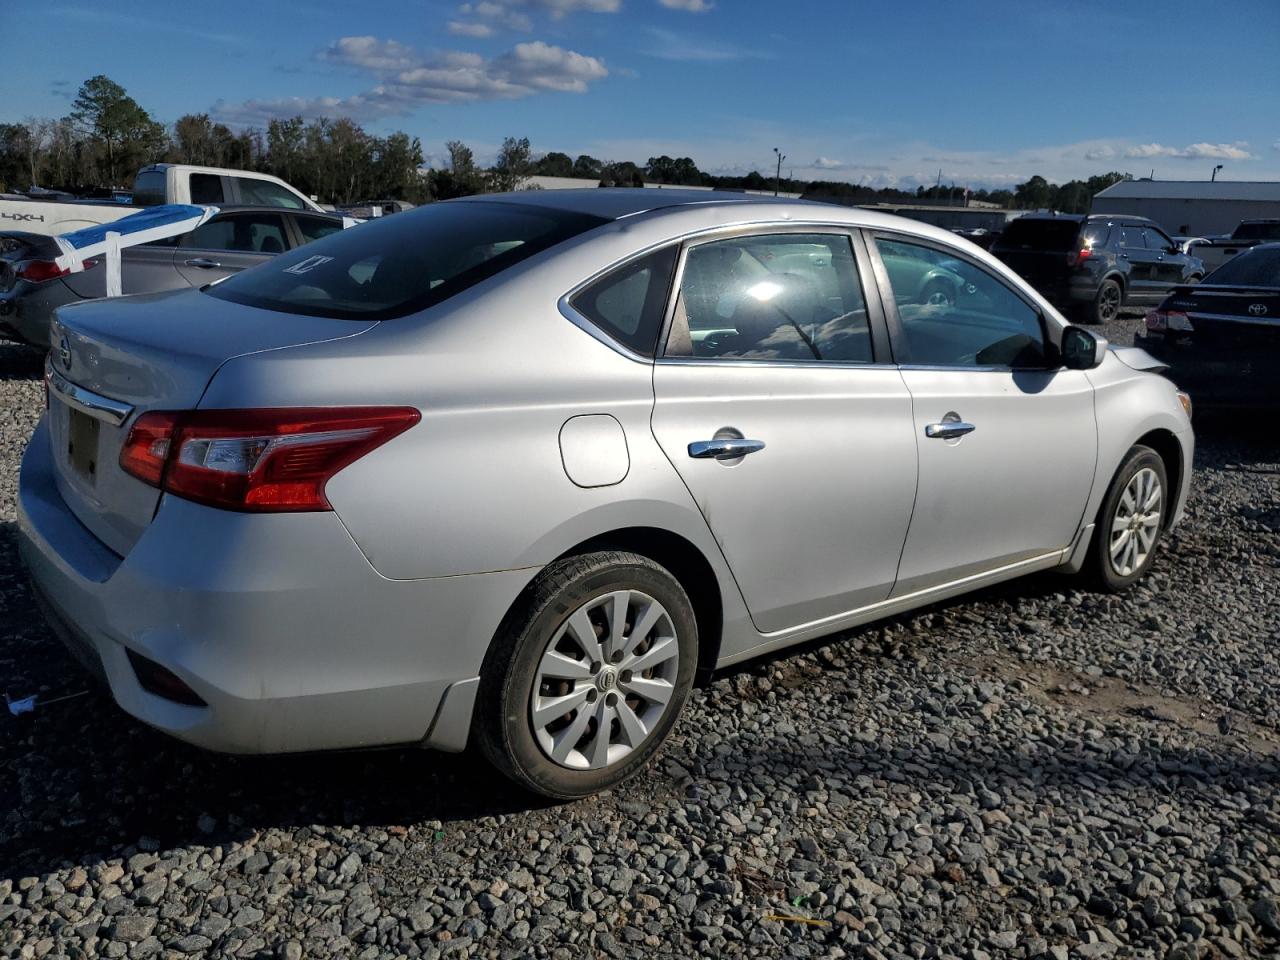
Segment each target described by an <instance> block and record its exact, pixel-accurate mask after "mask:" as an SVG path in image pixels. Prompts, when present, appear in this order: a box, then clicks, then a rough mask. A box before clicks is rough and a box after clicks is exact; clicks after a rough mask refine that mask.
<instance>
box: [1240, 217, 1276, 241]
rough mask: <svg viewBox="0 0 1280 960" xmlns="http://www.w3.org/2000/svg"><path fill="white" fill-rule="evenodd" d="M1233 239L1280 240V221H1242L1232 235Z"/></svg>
mask: <svg viewBox="0 0 1280 960" xmlns="http://www.w3.org/2000/svg"><path fill="white" fill-rule="evenodd" d="M1231 239H1232V240H1280V221H1277V222H1275V223H1242V224H1240V226H1238V227H1236V232H1235V233H1233V234H1232V235H1231Z"/></svg>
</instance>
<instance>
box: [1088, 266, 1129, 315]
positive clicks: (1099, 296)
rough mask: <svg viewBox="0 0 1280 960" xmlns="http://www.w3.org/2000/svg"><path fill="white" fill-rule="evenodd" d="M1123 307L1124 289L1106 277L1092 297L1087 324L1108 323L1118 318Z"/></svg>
mask: <svg viewBox="0 0 1280 960" xmlns="http://www.w3.org/2000/svg"><path fill="white" fill-rule="evenodd" d="M1122 306H1124V288H1122V287H1121V286H1120V284H1119V282H1118V281H1116V280H1114V279H1112V278H1111V277H1107V278H1106V279H1105V280H1103V281H1102V283H1100V284H1098V292H1097V293H1096V294H1094V296H1093V303H1092V304H1091V305H1090V306H1089V310H1088V312H1087V313H1086V315H1085V316H1086V319H1087V321H1088V322H1089V323H1110V322H1111V321H1112V320H1114V319H1116V317H1118V316H1120V308H1121V307H1122Z"/></svg>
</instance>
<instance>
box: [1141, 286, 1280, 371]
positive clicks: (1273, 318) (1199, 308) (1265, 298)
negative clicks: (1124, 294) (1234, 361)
mask: <svg viewBox="0 0 1280 960" xmlns="http://www.w3.org/2000/svg"><path fill="white" fill-rule="evenodd" d="M1162 309H1165V310H1177V311H1181V312H1183V313H1185V314H1186V315H1187V319H1188V320H1189V321H1190V323H1191V331H1190V332H1183V333H1177V332H1171V333H1170V334H1169V336H1171V337H1173V338H1176V339H1179V340H1183V341H1189V342H1191V343H1192V344H1194V345H1195V347H1196V350H1197V353H1232V354H1239V355H1243V356H1250V355H1253V356H1254V357H1255V358H1256V359H1260V358H1261V357H1260V356H1258V355H1270V356H1274V355H1275V354H1276V353H1277V352H1278V351H1280V288H1275V287H1271V288H1267V287H1248V286H1216V285H1206V284H1203V283H1201V284H1196V285H1195V286H1189V287H1178V288H1177V289H1176V290H1174V292H1173V293H1172V294H1170V296H1169V298H1168V299H1167V300H1166V301H1165V303H1164V306H1163V308H1162Z"/></svg>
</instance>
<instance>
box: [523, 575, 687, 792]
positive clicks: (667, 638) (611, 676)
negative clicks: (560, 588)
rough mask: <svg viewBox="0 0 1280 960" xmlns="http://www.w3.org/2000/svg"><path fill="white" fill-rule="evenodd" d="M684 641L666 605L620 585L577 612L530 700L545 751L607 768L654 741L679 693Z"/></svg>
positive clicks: (575, 764)
mask: <svg viewBox="0 0 1280 960" xmlns="http://www.w3.org/2000/svg"><path fill="white" fill-rule="evenodd" d="M679 666H680V646H679V642H678V641H677V639H676V632H675V626H674V625H673V624H672V621H671V616H670V614H668V613H667V611H666V608H665V607H663V606H662V604H660V603H659V602H658V601H657V600H655V599H654V598H653V597H651V596H649V595H648V594H646V593H641V592H640V591H638V590H617V591H614V592H613V593H607V594H604V595H603V596H599V597H594V598H592V599H591V600H588V601H587V602H586V603H584V604H583V605H582V606H580V607H579V608H578V609H577V610H575V611H573V613H571V614H570V615H569V617H568V619H567V620H565V622H564V623H563V624H562V625H561V627H560V628H559V629H558V630H557V631H556V633H555V635H554V636H553V637H552V638H551V642H550V643H548V644H547V649H546V650H545V651H544V652H543V654H542V659H541V660H540V661H539V663H538V673H537V676H536V677H535V678H534V681H533V692H532V693H531V694H530V697H529V720H530V723H531V724H532V727H533V732H534V736H535V737H536V739H537V741H538V745H539V746H540V747H541V748H542V751H543V753H545V754H546V755H547V756H548V757H550V758H551V760H553V761H554V762H556V763H558V764H560V765H561V766H563V767H569V768H571V769H574V770H599V769H601V768H602V767H607V766H609V765H610V764H613V763H617V762H618V761H619V760H621V759H623V758H624V757H626V756H627V755H628V754H629V753H631V751H633V750H635V749H636V748H637V747H639V746H640V745H641V744H642V743H644V742H645V740H647V739H648V737H649V735H650V733H652V731H653V729H654V728H655V727H656V726H657V725H658V722H659V721H660V720H661V719H662V717H663V715H664V714H665V713H666V712H667V708H668V707H669V706H670V704H671V698H672V696H673V695H674V693H675V689H676V687H675V684H676V676H677V673H678V670H679Z"/></svg>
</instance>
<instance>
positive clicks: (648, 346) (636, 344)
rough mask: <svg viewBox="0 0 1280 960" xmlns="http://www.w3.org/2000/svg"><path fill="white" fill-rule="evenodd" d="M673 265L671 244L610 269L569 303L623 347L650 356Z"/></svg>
mask: <svg viewBox="0 0 1280 960" xmlns="http://www.w3.org/2000/svg"><path fill="white" fill-rule="evenodd" d="M675 265H676V248H675V247H668V248H667V249H665V250H659V251H658V252H657V253H651V254H649V255H648V256H647V257H641V258H640V259H638V260H633V261H632V262H631V263H628V264H624V265H623V266H621V267H618V268H617V269H616V270H612V271H610V272H609V273H607V274H605V275H604V276H603V277H601V278H600V279H599V280H597V281H595V282H594V283H592V284H591V285H590V286H588V287H586V288H584V289H583V290H582V291H580V292H579V293H577V294H575V295H574V297H573V299H572V300H571V301H569V302H570V304H571V305H572V306H573V308H574V309H575V310H577V311H578V312H579V313H581V314H582V315H583V316H584V317H586V318H587V319H588V320H590V321H591V322H592V323H593V324H595V325H596V326H597V327H599V328H600V329H601V330H603V331H604V332H605V333H607V334H608V335H609V336H610V337H612V338H613V339H614V340H617V341H618V342H619V343H621V344H622V345H623V346H625V347H627V348H629V349H630V350H632V351H634V352H635V353H639V354H641V355H643V356H646V357H652V356H653V351H654V346H655V345H656V344H657V342H658V332H659V330H660V329H661V327H662V318H663V313H664V311H665V308H666V305H667V294H668V292H669V290H670V288H671V274H672V272H673V271H674V270H675Z"/></svg>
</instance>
